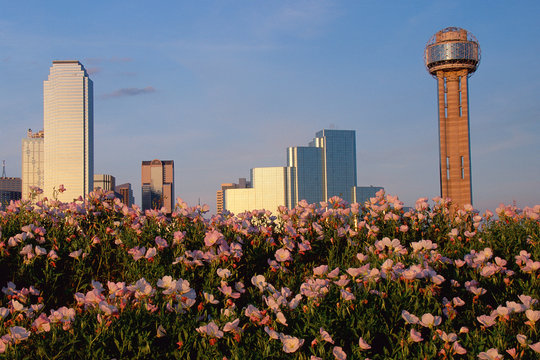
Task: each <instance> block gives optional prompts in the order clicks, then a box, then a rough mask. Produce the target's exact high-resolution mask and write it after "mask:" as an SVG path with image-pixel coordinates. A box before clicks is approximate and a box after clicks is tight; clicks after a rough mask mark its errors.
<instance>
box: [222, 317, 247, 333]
mask: <svg viewBox="0 0 540 360" xmlns="http://www.w3.org/2000/svg"><path fill="white" fill-rule="evenodd" d="M239 323H240V319H236V320H234V321H229V322H228V323H226V324H225V326H223V331H225V332H233V333H241V332H242V328H240V327H238V324H239Z"/></svg>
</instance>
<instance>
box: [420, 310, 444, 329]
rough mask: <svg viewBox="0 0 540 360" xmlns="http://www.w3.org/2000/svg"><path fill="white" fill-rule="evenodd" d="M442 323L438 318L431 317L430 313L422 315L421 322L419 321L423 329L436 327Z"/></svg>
mask: <svg viewBox="0 0 540 360" xmlns="http://www.w3.org/2000/svg"><path fill="white" fill-rule="evenodd" d="M441 321H442V318H441V317H440V316H433V315H431V314H430V313H427V314H424V315H422V321H420V325H422V326H424V327H433V326H438V325H439V324H440V323H441Z"/></svg>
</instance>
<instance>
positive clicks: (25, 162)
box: [21, 129, 45, 200]
mask: <svg viewBox="0 0 540 360" xmlns="http://www.w3.org/2000/svg"><path fill="white" fill-rule="evenodd" d="M21 155H22V161H21V164H22V169H21V170H22V171H21V179H22V190H21V193H22V199H23V200H26V199H28V198H29V194H30V191H31V188H32V187H38V188H40V189H43V187H44V182H43V180H44V165H45V159H44V132H43V130H40V131H38V132H32V129H28V132H27V137H26V139H22V149H21ZM41 197H42V194H36V195H35V199H36V200H39V199H41Z"/></svg>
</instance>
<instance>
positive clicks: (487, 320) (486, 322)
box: [476, 315, 496, 328]
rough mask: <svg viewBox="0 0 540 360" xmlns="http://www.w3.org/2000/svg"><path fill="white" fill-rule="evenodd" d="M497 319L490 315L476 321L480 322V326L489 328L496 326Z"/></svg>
mask: <svg viewBox="0 0 540 360" xmlns="http://www.w3.org/2000/svg"><path fill="white" fill-rule="evenodd" d="M495 319H496V317H495V316H488V315H482V316H478V317H477V318H476V320H478V322H479V323H480V324H482V325H483V326H485V327H487V328H488V327H490V326H493V325H495V324H496V321H495Z"/></svg>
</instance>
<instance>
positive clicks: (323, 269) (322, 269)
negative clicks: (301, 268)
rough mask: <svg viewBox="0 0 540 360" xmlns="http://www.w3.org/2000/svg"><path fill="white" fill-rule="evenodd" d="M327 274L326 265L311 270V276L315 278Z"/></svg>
mask: <svg viewBox="0 0 540 360" xmlns="http://www.w3.org/2000/svg"><path fill="white" fill-rule="evenodd" d="M327 272H328V265H320V266H317V267H316V268H313V275H315V276H323V275H324V274H326V273H327Z"/></svg>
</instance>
